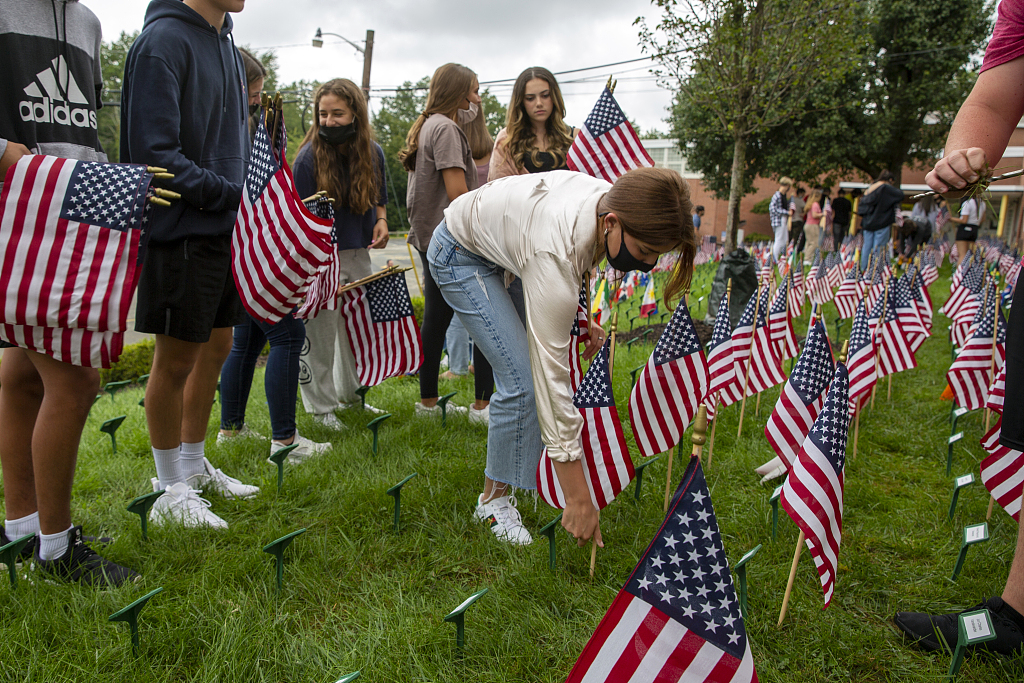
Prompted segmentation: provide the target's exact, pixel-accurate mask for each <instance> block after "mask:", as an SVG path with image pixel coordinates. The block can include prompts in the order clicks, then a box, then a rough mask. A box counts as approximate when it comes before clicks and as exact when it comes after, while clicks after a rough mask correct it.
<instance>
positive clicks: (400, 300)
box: [341, 273, 423, 387]
mask: <svg viewBox="0 0 1024 683" xmlns="http://www.w3.org/2000/svg"><path fill="white" fill-rule="evenodd" d="M341 314H342V316H343V317H344V318H345V329H346V331H347V332H348V340H349V345H350V346H351V347H352V355H353V356H355V361H356V375H357V376H358V378H359V383H360V384H362V385H363V386H367V387H372V386H376V385H378V384H380V383H381V382H383V381H384V380H386V379H387V378H389V377H398V376H401V375H406V374H409V373H412V372H416V371H417V370H419V368H420V365H422V364H423V343H422V341H421V339H420V328H419V326H417V325H416V318H415V317H414V316H413V310H412V302H411V301H410V300H409V288H408V287H407V286H406V284H405V275H403V274H401V273H393V274H391V275H385V276H384V277H382V278H379V279H377V280H374V281H372V282H368V283H366V284H364V285H360V286H359V287H355V288H353V289H350V290H347V291H345V292H343V293H342V295H341Z"/></svg>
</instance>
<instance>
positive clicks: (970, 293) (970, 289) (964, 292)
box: [939, 263, 985, 320]
mask: <svg viewBox="0 0 1024 683" xmlns="http://www.w3.org/2000/svg"><path fill="white" fill-rule="evenodd" d="M957 272H959V271H957ZM984 278H985V266H984V265H983V264H980V263H979V264H978V265H977V266H972V267H970V268H968V269H967V272H966V273H965V274H964V275H963V277H962V278H961V279H960V282H959V283H957V285H956V286H955V287H953V288H952V289H951V290H950V295H949V299H948V300H947V301H946V303H945V305H943V307H942V308H940V309H939V313H942V314H943V315H944V316H946V317H947V318H950V319H953V320H955V319H956V318H957V316H958V315H960V310H961V309H962V308H964V307H968V308H970V311H969V313H967V314H968V315H974V311H975V310H976V308H977V306H978V303H977V299H976V297H977V294H978V293H979V292H980V291H981V289H982V285H983V284H984ZM972 306H973V307H972Z"/></svg>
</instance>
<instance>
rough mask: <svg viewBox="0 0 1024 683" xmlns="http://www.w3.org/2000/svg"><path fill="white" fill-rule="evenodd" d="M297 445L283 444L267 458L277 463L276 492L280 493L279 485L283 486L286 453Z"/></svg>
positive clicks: (297, 445)
mask: <svg viewBox="0 0 1024 683" xmlns="http://www.w3.org/2000/svg"><path fill="white" fill-rule="evenodd" d="M298 447H299V444H297V443H293V444H289V445H288V446H285V447H284V448H282V449H280V450H278V451H275V452H274V453H273V454H272V455H271V456H270V457H269V458H267V460H268V461H270V462H272V463H274V464H275V465H277V492H278V493H281V487H282V486H284V461H285V460H287V459H288V454H289V453H291V452H292V451H294V450H295V449H296V448H298Z"/></svg>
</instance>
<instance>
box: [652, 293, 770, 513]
mask: <svg viewBox="0 0 1024 683" xmlns="http://www.w3.org/2000/svg"><path fill="white" fill-rule="evenodd" d="M754 296H756V297H757V300H756V301H755V302H754V320H753V328H751V331H750V349H749V350H748V351H747V372H746V377H745V378H744V380H743V403H741V404H740V423H739V426H738V427H737V428H736V438H737V439H738V438H740V434H742V433H743V413H744V411H746V409H747V389H749V388H750V361H751V360H752V359H753V357H754V337H756V336H757V314H758V312H759V311H760V308H761V282H760V281H758V283H757V291H756V292H754ZM730 312H731V311H730ZM666 509H667V508H666Z"/></svg>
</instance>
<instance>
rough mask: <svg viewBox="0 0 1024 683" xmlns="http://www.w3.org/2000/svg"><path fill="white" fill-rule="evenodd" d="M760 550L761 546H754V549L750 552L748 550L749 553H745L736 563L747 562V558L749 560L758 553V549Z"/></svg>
mask: <svg viewBox="0 0 1024 683" xmlns="http://www.w3.org/2000/svg"><path fill="white" fill-rule="evenodd" d="M758 550H760V548H754V549H753V550H751V551H750V552H748V553H747V554H746V555H744V556H743V557H741V558H740V561H739V562H737V563H736V564H737V565H741V564H743V563H744V562H746V561H747V560H749V559H750V558H752V557H753V556H754V555H756V554H757V551H758Z"/></svg>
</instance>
